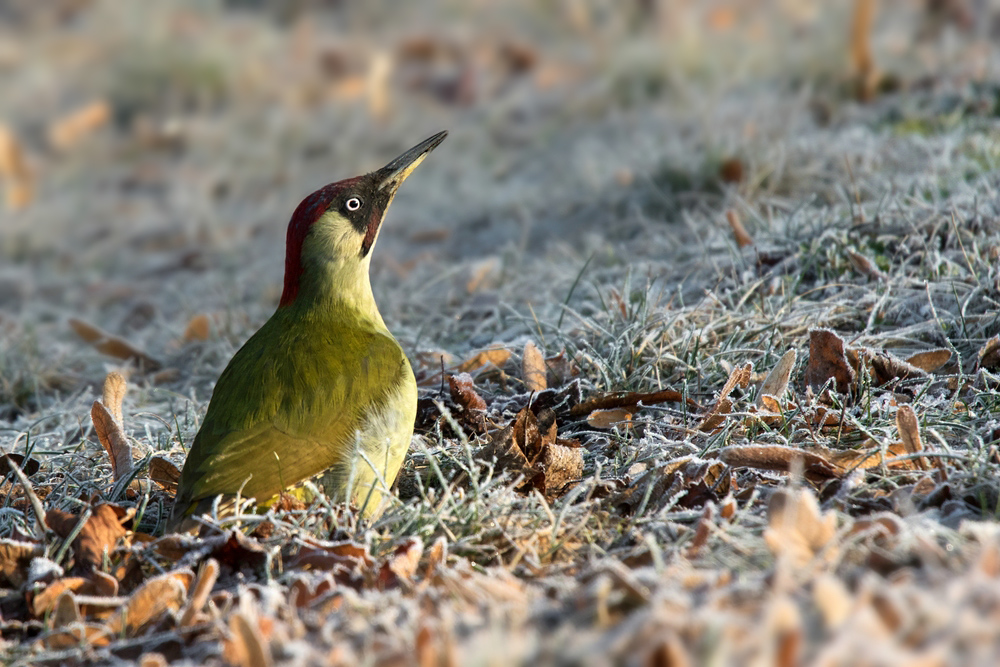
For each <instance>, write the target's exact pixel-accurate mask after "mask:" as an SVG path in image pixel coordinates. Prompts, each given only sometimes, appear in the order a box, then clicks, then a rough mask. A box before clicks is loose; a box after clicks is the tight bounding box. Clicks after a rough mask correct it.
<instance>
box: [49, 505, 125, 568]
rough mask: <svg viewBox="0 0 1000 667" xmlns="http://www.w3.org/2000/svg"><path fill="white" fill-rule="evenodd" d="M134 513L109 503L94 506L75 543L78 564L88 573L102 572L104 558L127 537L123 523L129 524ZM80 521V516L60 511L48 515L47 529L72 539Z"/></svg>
mask: <svg viewBox="0 0 1000 667" xmlns="http://www.w3.org/2000/svg"><path fill="white" fill-rule="evenodd" d="M134 513H135V509H134V508H133V509H132V510H130V511H126V510H124V509H123V508H121V507H117V506H115V505H111V504H109V503H102V504H100V505H97V506H95V507H94V508H93V510H92V511H91V515H90V517H89V518H88V519H87V521H86V523H84V525H83V527H82V528H81V529H80V532H79V533H78V534H77V536H76V539H75V540H73V553H74V554H75V556H76V562H77V564H78V565H80V566H81V567H83V568H86V569H89V568H99V567H100V566H101V563H103V561H104V554H105V553H110V552H111V551H112V550H113V549H114V547H115V544H117V543H118V540H119V539H121V538H123V537H124V536H125V535H126V531H125V528H123V527H122V522H123V521H127V520H130V519H131V518H132V515H133V514H134ZM79 521H80V517H79V516H77V515H75V514H70V513H69V512H64V511H62V510H58V509H51V510H49V511H48V512H46V513H45V523H46V525H48V527H49V528H51V529H52V530H53V531H54V532H55V533H56V535H58V536H59V537H62V538H64V539H65V538H67V537H69V535H70V534H71V533H72V532H73V530H74V529H75V528H76V525H77V523H79Z"/></svg>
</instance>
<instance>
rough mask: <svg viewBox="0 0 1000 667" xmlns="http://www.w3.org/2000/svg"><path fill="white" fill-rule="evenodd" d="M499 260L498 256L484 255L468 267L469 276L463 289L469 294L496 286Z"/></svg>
mask: <svg viewBox="0 0 1000 667" xmlns="http://www.w3.org/2000/svg"><path fill="white" fill-rule="evenodd" d="M500 269H501V262H500V259H499V258H498V257H486V258H485V259H481V260H479V261H478V262H476V263H475V264H473V265H472V266H471V267H470V268H469V278H468V280H466V281H465V289H466V291H467V292H468V293H469V294H475V293H476V292H480V291H483V290H485V289H489V288H491V287H494V286H496V284H497V281H498V279H499V278H500Z"/></svg>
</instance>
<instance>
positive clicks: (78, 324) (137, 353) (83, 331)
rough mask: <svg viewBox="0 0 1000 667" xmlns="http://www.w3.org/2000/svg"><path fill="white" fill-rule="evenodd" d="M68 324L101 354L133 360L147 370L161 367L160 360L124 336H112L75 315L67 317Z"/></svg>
mask: <svg viewBox="0 0 1000 667" xmlns="http://www.w3.org/2000/svg"><path fill="white" fill-rule="evenodd" d="M69 325H70V327H72V329H73V331H74V332H76V335H78V336H79V337H80V338H82V339H83V340H84V341H85V342H87V343H90V345H91V346H93V348H94V349H95V350H97V351H98V352H100V353H101V354H106V355H108V356H109V357H114V358H116V359H125V360H128V361H134V362H135V363H137V364H139V365H140V366H141V367H143V368H144V369H146V370H148V371H155V370H159V368H160V367H161V364H160V362H158V361H157V360H156V359H153V358H152V357H151V356H149V355H148V354H146V353H145V352H143V351H142V350H140V349H138V348H136V347H135V346H133V345H132V344H131V343H129V342H128V341H127V340H125V339H124V338H119V337H118V336H113V335H111V334H109V333H107V332H106V331H103V330H101V329H100V328H98V327H95V326H94V325H93V324H89V323H87V322H84V321H83V320H81V319H78V318H75V317H71V318H70V319H69Z"/></svg>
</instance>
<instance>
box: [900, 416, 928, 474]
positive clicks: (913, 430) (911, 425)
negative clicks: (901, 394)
mask: <svg viewBox="0 0 1000 667" xmlns="http://www.w3.org/2000/svg"><path fill="white" fill-rule="evenodd" d="M896 428H897V429H898V430H899V438H900V440H902V441H903V445H904V446H905V447H906V453H907V454H919V453H920V452H922V451H924V443H923V442H922V441H921V439H920V424H919V423H918V422H917V415H916V413H915V412H914V411H913V406H911V405H901V406H899V408H898V409H897V410H896ZM914 463H915V464H916V466H917V467H918V468H920V469H921V470H927V469H928V468H929V466H928V464H927V459H925V458H924V457H923V456H920V457H918V458H916V459H914Z"/></svg>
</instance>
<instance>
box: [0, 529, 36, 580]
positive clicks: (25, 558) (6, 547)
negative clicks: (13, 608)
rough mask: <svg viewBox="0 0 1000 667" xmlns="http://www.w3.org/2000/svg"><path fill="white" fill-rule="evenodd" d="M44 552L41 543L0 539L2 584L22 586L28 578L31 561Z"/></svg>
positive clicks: (0, 576) (0, 574)
mask: <svg viewBox="0 0 1000 667" xmlns="http://www.w3.org/2000/svg"><path fill="white" fill-rule="evenodd" d="M44 552H45V550H44V548H43V547H42V545H40V544H35V543H33V542H18V541H16V540H8V539H0V586H10V587H11V588H20V587H21V586H22V585H23V584H24V583H25V582H26V581H27V580H28V568H29V567H30V566H31V561H32V560H34V559H35V558H37V557H39V556H42V555H43V554H44Z"/></svg>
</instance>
